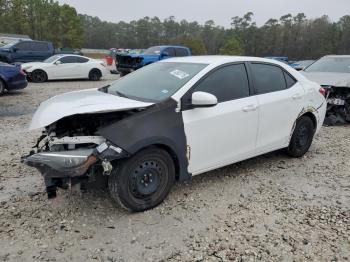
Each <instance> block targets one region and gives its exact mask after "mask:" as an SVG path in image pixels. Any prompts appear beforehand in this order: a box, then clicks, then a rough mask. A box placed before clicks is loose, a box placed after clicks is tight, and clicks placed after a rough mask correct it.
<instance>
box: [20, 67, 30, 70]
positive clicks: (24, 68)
mask: <svg viewBox="0 0 350 262" xmlns="http://www.w3.org/2000/svg"><path fill="white" fill-rule="evenodd" d="M31 68H32V66H23V67H22V69H23V70H29V69H31Z"/></svg>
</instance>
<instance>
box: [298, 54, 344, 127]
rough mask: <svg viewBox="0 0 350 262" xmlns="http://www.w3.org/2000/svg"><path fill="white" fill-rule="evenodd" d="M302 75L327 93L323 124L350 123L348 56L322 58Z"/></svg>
mask: <svg viewBox="0 0 350 262" xmlns="http://www.w3.org/2000/svg"><path fill="white" fill-rule="evenodd" d="M302 74H303V75H304V76H306V77H307V78H309V79H310V80H312V81H315V82H316V83H319V84H320V85H321V86H323V87H324V88H325V90H326V92H327V94H326V95H327V103H328V107H327V115H326V120H325V124H326V125H335V124H337V123H342V124H344V123H350V55H330V56H324V57H322V58H321V59H319V60H317V61H316V62H315V63H313V64H312V65H310V66H309V67H307V68H306V69H305V70H304V71H303V72H302Z"/></svg>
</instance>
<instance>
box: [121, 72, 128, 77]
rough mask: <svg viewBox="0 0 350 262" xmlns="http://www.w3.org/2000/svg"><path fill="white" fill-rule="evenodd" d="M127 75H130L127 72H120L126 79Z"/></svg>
mask: <svg viewBox="0 0 350 262" xmlns="http://www.w3.org/2000/svg"><path fill="white" fill-rule="evenodd" d="M127 74H129V73H127V72H120V73H119V75H120V77H124V76H126V75H127Z"/></svg>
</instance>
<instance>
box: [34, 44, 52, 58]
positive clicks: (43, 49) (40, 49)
mask: <svg viewBox="0 0 350 262" xmlns="http://www.w3.org/2000/svg"><path fill="white" fill-rule="evenodd" d="M32 53H33V58H34V59H35V61H44V60H45V59H46V58H48V57H50V56H51V51H50V48H49V43H46V42H32Z"/></svg>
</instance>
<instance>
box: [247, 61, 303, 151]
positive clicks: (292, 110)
mask: <svg viewBox="0 0 350 262" xmlns="http://www.w3.org/2000/svg"><path fill="white" fill-rule="evenodd" d="M250 68H251V72H252V75H253V78H254V89H255V92H256V94H257V95H256V97H257V99H258V103H259V133H258V139H257V150H258V152H259V153H265V152H269V151H272V150H276V149H279V148H283V147H285V146H287V145H288V143H289V139H290V135H291V132H292V129H293V125H294V123H295V121H296V119H297V118H298V115H299V114H300V113H301V112H302V110H303V99H304V94H305V91H304V89H303V87H302V85H301V84H300V83H298V82H297V81H296V80H295V79H294V78H293V77H292V76H291V75H290V74H289V73H288V72H287V71H285V70H284V69H283V68H281V67H279V66H277V65H273V64H268V63H250Z"/></svg>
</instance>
